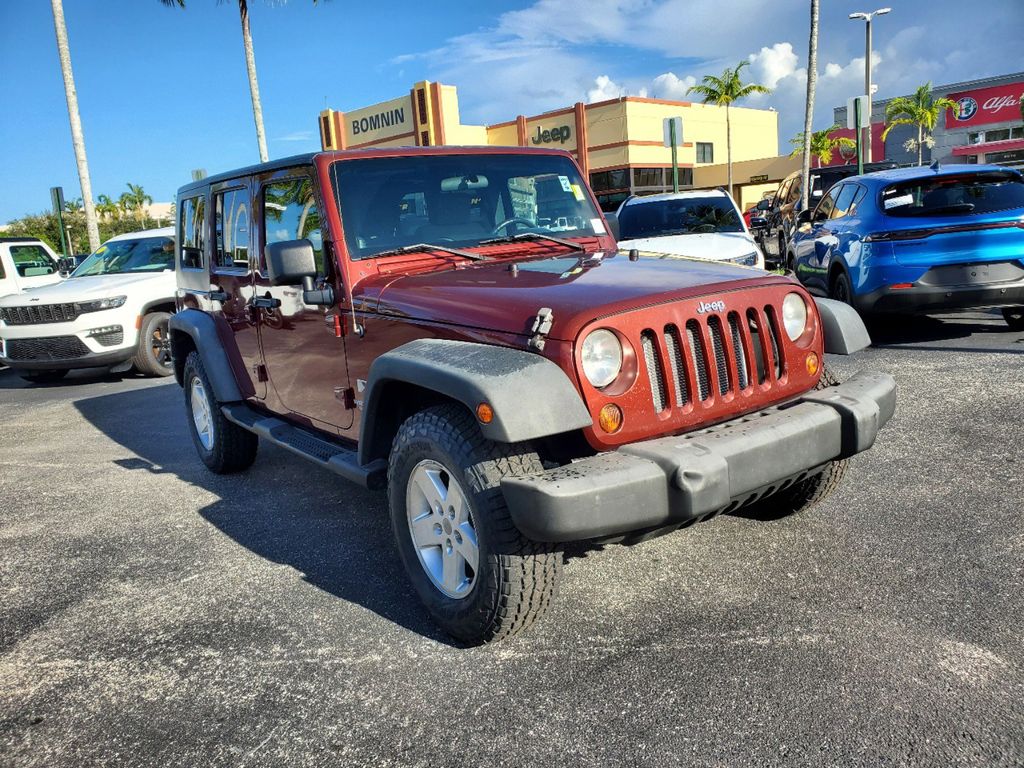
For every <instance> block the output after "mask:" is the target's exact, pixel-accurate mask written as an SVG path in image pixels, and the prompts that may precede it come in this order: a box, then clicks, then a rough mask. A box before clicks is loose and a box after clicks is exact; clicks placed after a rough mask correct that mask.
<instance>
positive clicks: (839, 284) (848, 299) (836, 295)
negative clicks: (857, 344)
mask: <svg viewBox="0 0 1024 768" xmlns="http://www.w3.org/2000/svg"><path fill="white" fill-rule="evenodd" d="M828 297H829V298H830V299H835V300H836V301H841V302H843V304H849V305H850V306H851V307H852V306H853V287H852V286H851V285H850V278H849V277H847V276H846V272H844V271H843V270H842V269H840V270H838V271H837V272H836V273H835V274H834V275H833V276H832V279H831V280H830V281H829V291H828ZM822 378H824V376H822Z"/></svg>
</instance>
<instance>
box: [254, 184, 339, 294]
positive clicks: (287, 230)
mask: <svg viewBox="0 0 1024 768" xmlns="http://www.w3.org/2000/svg"><path fill="white" fill-rule="evenodd" d="M263 227H264V230H263V234H264V240H263V242H264V243H265V244H268V245H269V244H270V243H279V242H282V241H284V240H302V239H306V240H309V241H310V242H311V243H312V244H313V253H314V255H315V256H316V268H317V272H319V273H320V274H321V275H322V274H324V246H323V239H322V237H321V231H320V211H319V209H318V208H317V205H316V197H314V195H313V182H312V181H311V180H310V179H309V178H295V179H284V180H282V181H274V182H271V183H270V184H267V185H266V186H264V187H263Z"/></svg>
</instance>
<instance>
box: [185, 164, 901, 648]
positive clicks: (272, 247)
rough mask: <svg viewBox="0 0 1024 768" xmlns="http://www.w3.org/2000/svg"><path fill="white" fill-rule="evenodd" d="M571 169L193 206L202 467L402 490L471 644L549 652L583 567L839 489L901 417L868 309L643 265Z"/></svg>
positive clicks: (489, 168) (201, 190) (749, 279)
mask: <svg viewBox="0 0 1024 768" xmlns="http://www.w3.org/2000/svg"><path fill="white" fill-rule="evenodd" d="M609 226H614V219H613V217H604V216H602V214H601V212H600V210H599V209H598V206H597V205H596V203H595V200H594V197H593V194H592V193H591V191H590V189H589V188H588V186H587V185H586V183H585V182H584V181H583V179H582V177H581V174H580V170H579V168H578V167H577V165H576V164H575V162H574V161H573V158H572V157H571V155H569V154H568V153H566V152H563V151H560V150H545V149H529V150H528V149H519V148H475V149H462V148H426V149H418V148H407V149H380V150H369V151H344V152H324V153H318V154H314V155H306V156H302V157H293V158H288V159H285V160H278V161H275V162H271V163H264V164H262V165H258V166H254V167H251V168H244V169H242V170H239V171H235V172H232V173H225V174H221V175H219V176H214V177H211V178H207V179H203V180H202V181H198V182H195V183H193V184H189V185H188V186H185V187H182V188H181V189H180V190H179V192H178V228H179V230H178V238H177V243H178V254H177V258H178V261H177V275H178V310H179V311H178V313H177V314H176V315H175V316H174V317H173V318H172V319H171V325H170V327H171V334H172V337H171V343H172V349H173V356H174V367H175V374H176V376H177V380H178V382H179V383H180V384H181V385H182V387H183V388H184V392H185V408H186V410H187V412H188V424H189V429H190V430H191V434H192V439H193V442H194V443H195V446H196V450H197V451H198V452H199V455H200V457H201V458H202V460H203V461H204V462H205V464H206V465H207V466H208V467H209V468H210V469H211V470H213V471H214V472H218V473H225V472H235V471H239V470H243V469H246V468H247V467H248V466H250V465H251V464H252V463H253V461H254V459H255V457H256V448H257V444H258V442H259V440H260V439H263V440H266V441H268V442H271V443H274V444H276V445H279V446H281V447H283V448H286V449H288V450H290V451H293V452H294V453H297V454H299V455H301V456H304V457H306V458H308V459H309V460H310V461H312V462H314V463H315V464H318V465H319V466H321V467H324V468H326V469H329V470H333V471H334V472H337V473H338V474H340V475H342V476H343V477H345V478H346V479H348V480H352V481H354V482H357V483H361V484H362V485H364V486H366V487H368V488H373V489H385V488H386V489H387V492H388V499H389V505H390V511H391V523H392V527H393V530H394V534H395V541H396V543H397V546H398V552H399V554H400V556H401V559H402V561H403V563H404V565H405V568H406V571H407V572H408V575H409V578H410V580H411V581H412V584H413V586H414V587H415V589H416V591H417V592H418V594H419V596H420V597H421V598H422V600H423V603H424V604H425V605H426V607H427V609H428V610H429V612H430V614H431V615H432V616H433V618H434V619H435V620H436V621H437V623H438V624H440V625H441V626H442V627H443V628H444V629H445V630H446V631H447V632H449V633H450V634H451V635H453V636H454V637H456V638H458V639H460V640H462V641H465V642H486V641H489V640H495V639H498V638H501V637H504V636H507V635H510V634H513V633H515V632H517V631H519V630H521V629H523V628H525V627H527V626H529V625H530V624H531V623H532V622H533V621H534V620H535V619H536V618H537V617H538V616H539V615H540V614H541V613H543V611H544V610H545V609H546V607H547V606H548V604H549V603H550V601H551V598H552V596H553V595H554V593H555V589H556V585H557V582H558V578H559V574H560V570H561V567H562V552H561V549H560V544H561V543H563V542H569V541H595V542H596V541H606V542H607V541H620V542H631V541H639V540H642V539H644V538H648V537H651V536H653V535H657V534H660V533H664V532H666V531H671V530H673V529H676V528H679V527H681V526H685V525H689V524H690V523H693V522H696V521H699V520H704V519H707V518H709V517H713V516H715V515H718V514H721V513H722V512H730V511H732V510H735V509H737V508H739V507H741V506H747V505H760V506H761V507H763V508H764V511H765V512H767V513H770V514H773V515H776V516H778V515H782V514H786V513H791V512H795V511H797V510H800V509H804V508H806V507H807V506H809V505H810V504H813V503H815V502H817V501H819V500H821V499H822V498H823V497H825V496H826V495H828V494H829V493H830V492H831V491H833V490H834V489H835V488H836V486H837V485H838V483H839V481H840V479H841V477H842V475H843V472H844V469H845V460H846V459H847V458H848V457H850V456H852V455H853V454H855V453H858V452H860V451H864V450H866V449H867V448H869V447H871V445H872V443H873V442H874V440H875V436H876V434H877V432H878V430H879V428H880V427H881V426H882V425H883V424H885V422H886V421H888V419H889V418H890V417H891V416H892V413H893V408H894V405H895V394H894V392H895V388H894V382H893V380H892V378H891V377H889V376H886V375H883V374H878V373H858V374H857V375H855V376H853V377H852V378H851V379H850V380H849V381H847V382H846V383H843V384H839V383H838V382H836V381H835V379H833V378H832V377H831V376H830V375H829V373H828V372H827V371H825V369H824V367H823V354H824V353H825V352H833V353H839V354H849V353H851V352H854V351H856V350H858V349H861V348H863V347H864V346H866V345H867V344H868V343H869V339H868V336H867V333H866V331H865V330H864V326H863V324H862V323H861V321H860V319H859V318H858V317H857V315H856V314H855V313H854V312H853V311H852V309H850V308H849V307H847V306H846V305H842V304H837V303H835V302H828V301H819V302H818V303H817V304H815V302H814V301H813V300H812V299H811V297H810V296H809V295H808V293H807V292H806V291H805V290H804V289H803V288H802V287H801V286H800V284H799V283H796V282H794V281H793V280H791V279H789V278H786V277H782V276H779V275H773V274H768V273H766V272H762V271H760V270H756V269H750V268H747V267H741V266H736V265H732V264H724V263H715V262H707V261H699V260H693V259H685V258H678V257H666V256H664V255H660V254H649V253H637V252H636V251H631V252H629V253H625V252H620V251H619V250H618V249H617V247H616V243H615V239H614V237H613V235H612V232H610V231H609Z"/></svg>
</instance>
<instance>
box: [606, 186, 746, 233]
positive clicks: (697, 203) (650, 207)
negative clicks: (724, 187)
mask: <svg viewBox="0 0 1024 768" xmlns="http://www.w3.org/2000/svg"><path fill="white" fill-rule="evenodd" d="M742 231H743V222H742V221H741V220H740V217H739V215H738V214H737V213H736V208H735V207H734V206H733V204H732V201H731V200H729V199H727V198H725V197H722V196H713V197H712V196H708V197H703V196H701V197H684V198H669V199H663V200H651V201H650V202H634V203H630V204H629V205H627V206H625V207H624V208H623V209H622V212H621V213H620V214H619V236H620V238H621V239H622V240H635V239H638V238H643V237H662V236H666V235H692V234H702V233H713V232H742Z"/></svg>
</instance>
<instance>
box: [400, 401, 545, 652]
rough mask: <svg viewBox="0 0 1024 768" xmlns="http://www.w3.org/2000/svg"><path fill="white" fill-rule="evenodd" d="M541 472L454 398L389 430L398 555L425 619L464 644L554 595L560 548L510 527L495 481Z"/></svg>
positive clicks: (487, 636) (514, 622) (505, 627)
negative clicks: (490, 436)
mask: <svg viewBox="0 0 1024 768" xmlns="http://www.w3.org/2000/svg"><path fill="white" fill-rule="evenodd" d="M541 470H543V465H542V464H541V462H540V458H539V457H538V456H537V454H536V453H535V452H534V451H533V450H532V449H531V448H530V446H529V445H527V444H524V443H518V444H511V445H505V444H501V443H494V442H491V441H490V440H487V439H486V438H485V437H484V436H483V435H482V434H481V432H480V428H479V426H478V425H477V423H476V419H474V418H473V416H472V415H471V414H470V413H469V412H468V411H466V410H465V409H464V408H462V407H461V406H457V405H440V406H436V407H433V408H429V409H427V410H425V411H421V412H420V413H417V414H415V415H414V416H412V417H410V418H409V419H408V420H407V421H406V422H405V423H404V424H402V426H401V427H400V428H399V430H398V434H397V435H396V436H395V440H394V444H393V446H392V450H391V456H390V458H389V462H388V502H389V507H390V512H391V525H392V529H393V531H394V534H395V541H396V543H397V546H398V553H399V555H400V556H401V558H402V563H403V564H404V566H405V570H406V573H407V574H408V576H409V580H410V581H411V582H412V585H413V588H414V589H415V590H416V593H417V594H418V595H419V598H420V600H421V601H422V602H423V604H424V606H425V607H426V609H427V611H428V612H429V613H430V615H431V618H433V620H434V621H435V622H436V623H437V624H438V625H439V626H440V627H441V628H442V629H444V630H445V631H446V632H447V633H448V634H450V635H451V636H452V637H454V638H456V639H458V640H460V641H462V642H464V643H467V644H473V645H476V644H480V643H487V642H491V641H494V640H499V639H501V638H504V637H508V636H510V635H514V634H516V633H518V632H521V631H523V630H524V629H526V628H527V627H529V626H530V625H531V624H532V623H533V622H534V621H536V620H537V619H538V618H539V617H540V616H541V615H542V614H543V613H544V612H545V610H546V609H547V607H548V605H549V604H550V603H551V600H552V598H553V596H554V594H555V592H556V589H557V583H558V578H559V576H560V574H561V568H562V557H561V553H560V552H559V551H557V550H556V548H555V547H554V546H552V545H550V544H542V543H538V542H534V541H530V540H529V539H527V538H525V537H524V536H523V535H522V533H520V532H519V529H518V528H516V526H515V523H513V522H512V518H511V517H510V515H509V512H508V507H507V506H506V505H505V497H504V495H503V494H502V492H501V485H500V483H501V478H503V477H507V476H510V475H523V474H528V473H531V472H539V471H541Z"/></svg>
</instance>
